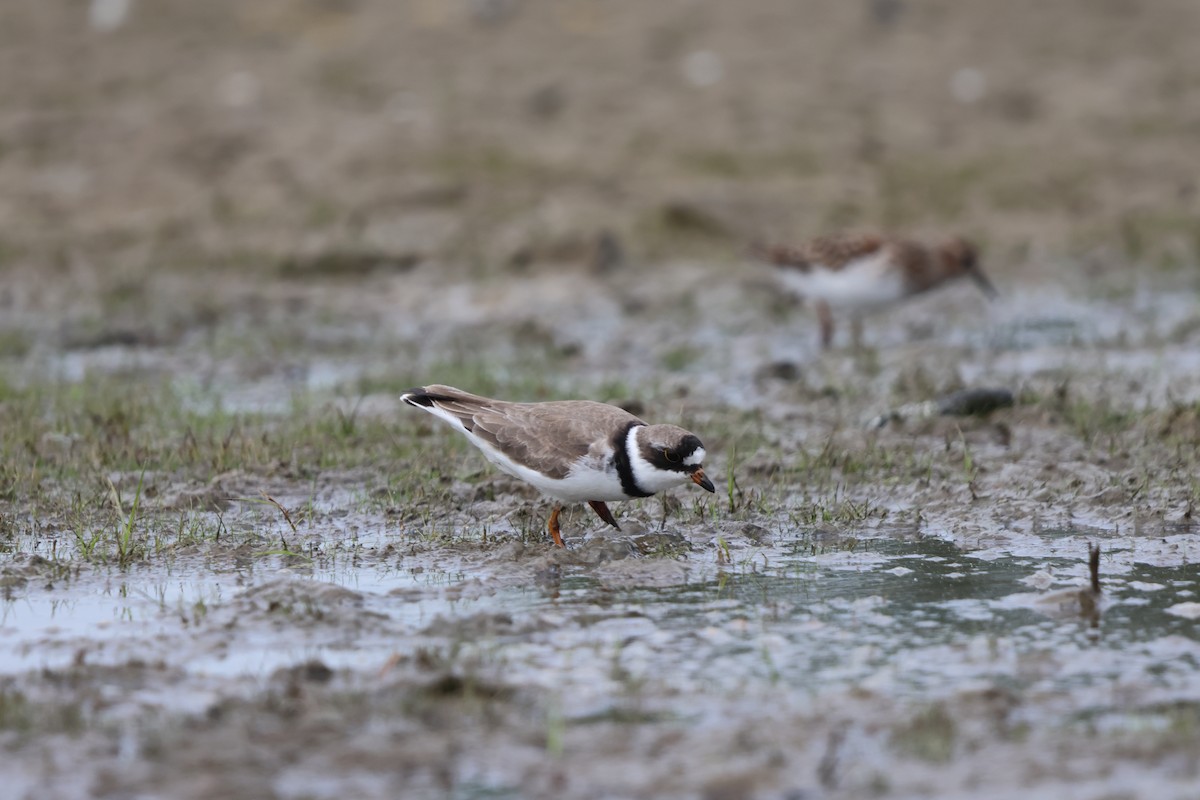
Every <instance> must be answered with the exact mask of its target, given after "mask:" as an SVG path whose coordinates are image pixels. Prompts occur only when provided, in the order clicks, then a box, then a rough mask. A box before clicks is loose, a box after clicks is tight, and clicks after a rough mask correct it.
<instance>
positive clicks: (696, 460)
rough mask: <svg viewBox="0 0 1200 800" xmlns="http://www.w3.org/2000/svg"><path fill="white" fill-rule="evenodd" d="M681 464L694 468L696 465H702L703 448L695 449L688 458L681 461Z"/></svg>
mask: <svg viewBox="0 0 1200 800" xmlns="http://www.w3.org/2000/svg"><path fill="white" fill-rule="evenodd" d="M683 463H685V464H687V465H688V466H689V467H694V466H695V465H697V464H703V463H704V448H703V447H697V448H696V452H694V453H692V454H691V455H690V456H688V457H687V458H685V459H684V460H683Z"/></svg>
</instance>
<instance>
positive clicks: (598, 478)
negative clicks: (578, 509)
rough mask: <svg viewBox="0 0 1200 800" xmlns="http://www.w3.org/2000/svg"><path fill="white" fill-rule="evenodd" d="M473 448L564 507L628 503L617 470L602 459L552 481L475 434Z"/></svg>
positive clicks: (469, 434) (583, 462)
mask: <svg viewBox="0 0 1200 800" xmlns="http://www.w3.org/2000/svg"><path fill="white" fill-rule="evenodd" d="M467 438H468V439H470V440H471V444H473V445H475V446H476V447H478V448H479V450H480V451H481V452H482V453H483V454H484V456H486V457H487V460H488V461H490V462H492V463H493V464H495V465H496V466H497V467H498V468H499V469H501V470H502V471H504V472H506V473H508V474H509V475H512V476H513V477H514V478H520V479H521V480H523V481H525V482H526V483H528V484H529V485H531V486H533V488H535V489H537V490H538V491H539V492H541V493H542V494H544V495H546V496H547V497H552V498H554V499H555V500H561V501H562V502H564V503H583V502H586V501H588V500H598V501H600V502H609V501H613V500H628V499H629V498H628V497H627V496H626V495H625V492H624V491H622V489H621V477H620V476H619V475H618V474H617V470H616V468H614V467H611V466H610V465H607V464H606V463H605V462H604V461H602V460H600V459H590V460H588V459H585V460H583V461H580V462H578V463H577V464H576V465H575V467H573V468H572V470H571V471H570V472H569V473H567V476H566V477H565V478H561V479H556V478H550V477H547V476H546V475H543V474H542V473H540V472H538V471H537V470H535V469H530V468H529V467H526V466H524V465H523V464H518V463H516V462H515V461H513V460H511V459H509V458H507V457H506V456H505V455H504V454H503V453H499V452H497V451H496V450H494V449H492V447H491V445H489V444H488V443H487V442H484V441H483V440H481V439H480V438H479V437H477V436H475V435H474V434H472V433H469V432H468V433H467Z"/></svg>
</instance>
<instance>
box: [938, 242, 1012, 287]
mask: <svg viewBox="0 0 1200 800" xmlns="http://www.w3.org/2000/svg"><path fill="white" fill-rule="evenodd" d="M938 252H939V255H941V257H942V264H943V266H944V267H945V270H946V274H948V275H950V276H952V277H957V276H959V275H965V276H966V277H968V278H970V279H971V280H973V281H974V282H975V285H976V286H978V287H979V290H980V291H981V292H983V294H984V295H985V296H986V297H987V298H988V299H989V300H994V299H995V298H996V296H997V294H998V293H997V292H996V287H994V286H992V282H991V281H990V280H988V277H987V275H984V274H983V270H982V269H981V268H980V266H979V251H978V250H977V249H975V245H973V244H971V243H970V242H968V241H967V240H966V239H961V238H959V237H957V236H956V237H954V238H953V239H947V240H946V241H945V242H943V243H942V245H941V247H939V248H938Z"/></svg>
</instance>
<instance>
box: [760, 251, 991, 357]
mask: <svg viewBox="0 0 1200 800" xmlns="http://www.w3.org/2000/svg"><path fill="white" fill-rule="evenodd" d="M753 253H754V255H755V256H756V257H757V258H758V259H760V260H762V261H765V262H766V263H768V264H773V265H775V266H777V267H779V268H780V271H779V276H780V279H781V281H782V282H783V283H784V285H785V286H786V287H787V288H788V289H789V290H790V291H792V292H794V293H795V294H798V295H802V296H804V297H808V298H810V299H812V300H813V301H814V302H815V304H816V307H817V315H818V318H819V320H820V324H821V346H822V347H825V348H828V347H829V345H830V344H831V343H832V341H833V309H834V308H845V309H848V310H849V311H850V312H851V314H852V315H853V317H854V322H855V340H856V342H857V338H858V325H859V314H860V313H862V312H865V311H868V310H874V309H879V308H884V307H886V306H889V305H892V304H894V303H896V302H899V301H900V300H902V299H904V298H906V297H911V296H912V295H915V294H920V293H922V292H926V291H928V290H930V289H932V288H934V287H936V286H939V285H941V284H942V283H945V282H946V281H949V280H952V279H954V278H958V277H962V276H966V277H969V278H971V279H972V280H973V281H975V283H976V284H978V286H979V288H980V289H981V290H983V292H984V294H986V295H987V296H988V297H989V298H990V297H993V296H995V294H996V290H995V289H994V288H993V287H992V284H991V282H990V281H989V280H988V279H987V276H985V275H984V274H983V272H982V270H980V268H979V259H978V253H977V252H976V250H975V247H974V245H972V244H971V243H970V242H968V241H966V240H965V239H960V238H957V237H955V238H951V239H946V240H944V241H942V242H939V243H937V244H934V245H926V244H923V243H921V242H917V241H914V240H912V239H905V238H902V237H899V236H881V235H849V234H839V235H833V236H823V237H820V238H817V239H813V240H812V241H810V242H807V243H805V244H804V245H801V246H800V247H786V246H770V247H762V246H756V247H754V248H753Z"/></svg>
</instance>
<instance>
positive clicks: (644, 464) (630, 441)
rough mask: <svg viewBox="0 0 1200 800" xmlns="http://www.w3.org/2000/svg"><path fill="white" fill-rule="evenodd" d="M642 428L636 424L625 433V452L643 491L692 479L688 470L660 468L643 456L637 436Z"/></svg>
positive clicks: (661, 489) (654, 491) (675, 484)
mask: <svg viewBox="0 0 1200 800" xmlns="http://www.w3.org/2000/svg"><path fill="white" fill-rule="evenodd" d="M641 429H642V426H640V425H638V426H635V427H633V428H630V429H629V433H627V434H626V435H625V454H626V455H628V456H629V468H630V471H631V472H632V473H633V481H634V483H636V484H637V486H638V488H639V489H641V490H642V491H643V492H650V493H651V494H654V493H656V492H661V491H663V490H664V489H670V488H671V487H673V486H679V485H681V484H684V483H687V482H688V481H690V480H691V479H692V477H691V476H690V475H688V474H687V473H686V472H675V471H674V470H665V469H659V468H658V467H656V466H654V465H653V464H651V463H650V462H649V461H647V460H646V459H644V458H642V448H641V447H639V446H638V438H637V434H638V431H639V430H641ZM701 457H703V456H701Z"/></svg>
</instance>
